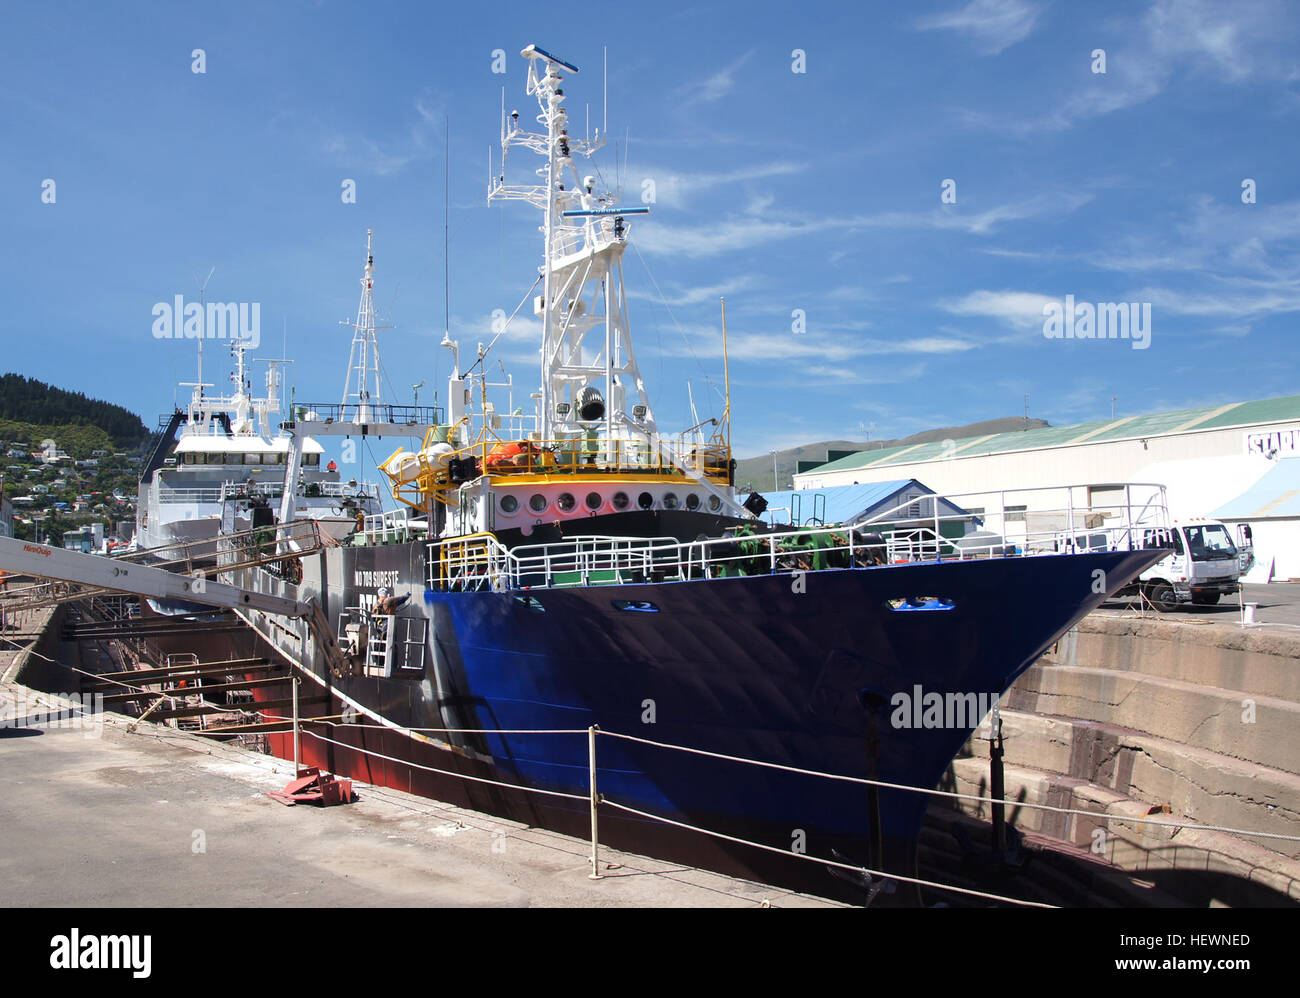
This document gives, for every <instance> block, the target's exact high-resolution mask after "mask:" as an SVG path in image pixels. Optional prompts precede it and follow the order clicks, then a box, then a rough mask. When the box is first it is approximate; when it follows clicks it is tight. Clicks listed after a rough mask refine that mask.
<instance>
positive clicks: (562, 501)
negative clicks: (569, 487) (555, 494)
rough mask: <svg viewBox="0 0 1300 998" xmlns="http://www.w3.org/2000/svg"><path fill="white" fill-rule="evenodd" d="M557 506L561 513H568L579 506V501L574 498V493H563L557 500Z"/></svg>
mask: <svg viewBox="0 0 1300 998" xmlns="http://www.w3.org/2000/svg"><path fill="white" fill-rule="evenodd" d="M555 505H557V506H559V507H560V512H562V513H568V512H570V511H571V510H572V509H573V507H574V506H576V505H577V500H576V499H574V498H573V493H572V492H561V493H560V497H559V498H558V499H556V500H555Z"/></svg>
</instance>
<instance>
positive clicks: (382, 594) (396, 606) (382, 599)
mask: <svg viewBox="0 0 1300 998" xmlns="http://www.w3.org/2000/svg"><path fill="white" fill-rule="evenodd" d="M410 598H411V594H410V593H407V594H406V595H405V596H394V595H393V591H392V590H391V589H389V588H388V587H387V586H381V587H380V589H379V595H378V598H377V599H376V600H375V613H376V614H380V615H383V616H386V617H391V616H392V615H393V614H395V613H396V612H397V611H398V610H400V609H401V608H402V607H404V606H405V605H406V601H407V600H409V599H410Z"/></svg>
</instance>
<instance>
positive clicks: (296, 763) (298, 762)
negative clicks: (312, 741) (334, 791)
mask: <svg viewBox="0 0 1300 998" xmlns="http://www.w3.org/2000/svg"><path fill="white" fill-rule="evenodd" d="M301 682H302V680H300V679H299V678H298V677H297V676H294V677H293V775H294V779H297V778H298V770H300V769H301V768H302V750H301V746H302V743H301V741H300V740H299V737H298V685H299V684H300V683H301Z"/></svg>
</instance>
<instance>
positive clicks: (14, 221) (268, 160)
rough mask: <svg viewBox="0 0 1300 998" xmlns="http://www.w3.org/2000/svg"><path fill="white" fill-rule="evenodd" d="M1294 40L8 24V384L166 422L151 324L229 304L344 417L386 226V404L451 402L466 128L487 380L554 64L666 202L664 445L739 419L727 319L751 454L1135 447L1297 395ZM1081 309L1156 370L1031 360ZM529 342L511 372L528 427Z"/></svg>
mask: <svg viewBox="0 0 1300 998" xmlns="http://www.w3.org/2000/svg"><path fill="white" fill-rule="evenodd" d="M543 9H545V10H546V11H548V12H550V14H549V16H542V14H541V13H540V11H542V10H543ZM1298 36H1300V7H1297V6H1296V5H1294V4H1288V3H1283V2H1275V3H1269V2H1263V3H1254V2H1239V3H1233V4H1213V3H1198V2H1181V3H1179V2H1169V0H1160V2H1155V3H1127V2H1126V3H1088V4H1071V3H1063V2H1041V3H1040V2H1034V0H973V2H964V0H955V2H941V3H918V4H895V3H884V4H878V3H859V4H843V5H824V4H816V3H804V4H799V5H794V6H792V5H790V4H789V3H788V2H780V3H761V2H759V3H752V2H751V3H735V4H731V3H718V4H703V5H700V6H690V7H683V8H680V9H674V8H673V6H672V5H670V4H662V5H659V4H657V5H654V6H652V7H646V6H643V5H594V6H593V5H591V4H570V5H545V7H544V8H543V7H541V6H538V5H527V6H525V5H518V6H515V5H512V4H509V3H499V4H495V5H493V6H492V7H491V8H488V7H483V6H479V5H472V4H456V5H443V4H438V5H434V4H415V3H410V4H397V3H383V2H375V3H370V4H366V5H355V4H340V3H328V2H326V3H320V4H305V3H282V4H279V3H278V4H243V3H231V4H220V5H197V4H180V3H159V4H144V3H123V4H114V5H106V4H105V5H101V4H93V3H86V4H66V3H52V4H47V5H40V6H37V5H16V4H9V5H7V7H6V9H5V13H4V30H3V31H2V32H0V106H2V107H3V112H2V113H0V145H2V146H3V149H4V155H3V156H2V157H0V190H2V192H3V194H2V196H3V214H2V216H0V217H3V219H4V236H5V238H4V239H3V240H0V265H2V266H3V269H4V272H5V273H6V274H7V275H8V278H9V281H8V285H9V287H8V294H7V299H8V300H7V302H6V306H5V309H4V318H3V320H2V322H3V336H4V344H5V352H6V356H5V359H4V361H3V363H2V364H0V367H4V368H6V369H12V370H16V371H19V372H21V373H24V374H27V375H30V376H33V377H37V378H41V379H42V380H46V381H50V382H53V383H55V384H58V385H60V386H62V387H67V388H71V389H76V390H82V391H85V392H87V393H88V394H91V395H94V396H99V397H103V398H107V399H109V400H111V401H114V402H118V403H120V404H123V405H126V406H128V407H130V408H132V409H134V410H135V411H137V412H140V413H141V414H142V415H143V416H144V418H145V420H146V422H148V423H150V424H152V422H153V421H154V419H155V418H156V416H157V414H158V413H160V412H163V411H164V410H167V409H169V408H170V406H171V403H172V400H173V397H174V385H175V383H176V382H178V381H182V380H193V377H194V367H195V364H194V349H193V343H192V341H165V340H157V339H155V338H154V337H153V336H152V333H151V326H152V322H153V315H152V309H153V306H154V304H155V303H158V302H169V301H171V300H172V298H173V296H174V295H176V294H183V295H185V296H186V297H187V299H189V298H193V297H195V296H196V293H197V291H196V286H195V278H194V275H195V274H197V275H198V277H199V278H200V279H202V277H203V276H205V275H206V274H207V272H208V270H209V269H210V268H212V267H215V268H216V270H215V274H214V276H213V277H212V280H211V283H210V284H209V286H208V296H209V298H210V299H212V300H217V301H230V302H259V303H260V304H261V310H262V312H261V319H262V324H261V329H262V338H263V341H264V343H263V347H262V349H261V350H260V351H259V352H258V356H275V355H277V354H278V353H279V350H280V342H281V330H282V329H285V330H287V351H288V355H289V356H290V357H293V358H294V359H295V361H296V362H295V364H294V365H293V367H292V369H291V372H290V380H291V382H292V383H293V385H294V386H295V388H296V393H297V398H298V399H299V400H300V401H302V400H308V399H310V400H323V401H330V400H337V399H338V397H339V396H340V395H341V394H342V387H343V378H344V368H345V365H346V361H347V356H348V346H349V342H350V336H351V333H350V330H348V329H346V328H344V327H341V326H340V325H339V324H338V323H339V320H342V319H350V318H352V317H353V316H354V315H355V313H356V307H357V298H358V290H359V289H358V278H359V277H360V267H361V263H362V257H363V251H364V242H365V231H366V229H367V228H373V229H374V230H375V254H376V263H377V267H378V271H377V275H376V301H377V303H378V305H379V308H380V310H381V312H382V313H383V317H384V319H385V321H388V322H390V323H392V324H393V326H394V328H392V329H390V330H387V331H385V332H384V333H383V334H382V340H381V350H382V355H383V359H384V365H385V368H386V370H387V373H388V377H389V382H390V383H391V384H392V385H393V386H394V387H395V390H396V395H397V400H399V401H407V402H409V401H410V386H411V385H412V384H414V383H415V382H417V381H419V380H426V381H427V382H428V385H427V387H426V388H424V389H422V390H421V393H420V394H421V400H422V401H427V400H428V399H429V397H430V394H431V393H432V391H433V390H434V388H435V386H437V387H438V388H439V390H440V395H441V394H443V393H445V387H444V385H445V378H446V376H447V373H448V366H449V355H448V354H447V353H446V351H444V350H440V349H438V347H437V343H438V340H439V339H440V338H441V336H442V331H443V308H444V301H443V267H444V260H443V222H444V212H443V185H444V153H443V149H444V139H445V138H446V135H445V132H444V127H445V126H444V122H447V123H448V125H449V129H450V149H451V152H450V199H451V211H450V223H449V224H450V242H451V253H450V256H451V263H450V284H451V301H450V314H451V327H452V330H451V331H452V335H453V336H454V337H456V338H458V339H459V340H460V341H461V343H462V348H463V349H465V350H470V349H472V345H473V344H474V343H476V342H478V341H487V340H490V339H491V337H492V333H491V328H490V327H491V316H492V312H493V310H494V309H504V310H505V311H506V313H507V314H509V313H510V312H512V311H513V310H514V308H515V306H516V304H517V303H518V302H519V300H520V298H521V297H522V296H523V295H524V293H525V292H526V291H527V290H528V288H529V286H530V285H531V283H532V280H533V277H534V276H535V273H536V271H535V269H534V268H535V266H536V263H537V259H538V255H539V252H540V236H539V235H538V233H537V231H536V228H535V226H536V224H537V218H536V217H535V216H534V213H533V212H532V210H531V209H529V208H527V207H526V206H524V205H522V204H519V203H508V204H506V205H504V206H502V205H499V204H494V205H492V206H491V207H488V206H487V205H486V204H485V196H484V195H485V190H486V172H487V155H488V147H489V146H490V145H491V146H495V144H496V142H497V138H498V115H499V107H500V101H501V96H500V94H501V87H502V86H503V85H504V86H505V87H506V94H507V97H506V101H507V106H508V107H518V108H520V109H521V111H526V112H528V113H529V114H531V113H532V105H531V104H530V99H529V98H526V97H525V96H524V94H523V85H524V74H525V70H526V64H525V62H524V60H523V59H521V58H520V57H519V55H518V53H519V50H520V49H521V48H522V47H523V46H524V45H526V44H528V43H530V42H535V43H536V44H538V45H540V46H542V47H544V48H546V49H548V50H550V51H552V52H554V53H556V54H557V55H559V56H561V57H562V58H565V59H567V60H570V61H572V62H574V63H576V64H577V65H578V66H580V67H581V68H582V72H581V73H580V74H579V75H578V76H577V77H575V78H573V79H571V80H569V81H567V82H566V93H567V94H568V95H569V108H570V115H571V121H573V122H574V123H575V125H578V126H579V127H578V130H581V122H582V110H581V109H582V108H583V106H584V104H585V103H587V102H589V103H590V104H591V108H592V112H591V113H592V120H593V122H598V121H599V119H600V114H601V89H602V79H601V60H602V54H603V51H604V48H605V47H606V46H608V59H609V78H608V88H609V124H610V132H611V136H612V137H614V138H617V139H618V140H619V141H618V150H617V151H618V153H619V155H620V156H625V158H626V165H625V167H623V168H622V169H621V175H622V177H623V188H624V201H625V202H630V203H640V201H641V196H642V192H643V191H644V190H645V189H646V188H645V181H646V180H651V181H653V182H654V188H655V202H654V204H653V205H652V214H651V215H650V216H649V218H648V219H644V220H638V221H636V222H635V224H634V225H633V227H632V242H633V245H634V247H635V248H634V249H630V250H629V251H628V253H627V255H626V258H625V277H626V281H627V286H628V289H629V294H630V296H631V299H630V300H631V324H632V332H633V336H634V339H635V342H636V344H637V352H638V360H639V361H640V364H641V368H642V372H643V374H644V375H645V378H646V380H647V382H648V384H649V387H650V390H651V393H652V399H653V400H654V403H655V407H656V411H657V415H658V418H659V423H660V426H661V428H664V429H668V428H677V427H684V426H686V425H687V424H688V423H689V408H688V405H687V393H686V383H687V381H688V380H689V381H690V382H691V383H692V384H693V386H694V390H695V398H696V403H697V406H698V407H699V408H700V409H701V411H702V414H707V413H708V412H709V411H711V412H712V413H713V414H717V413H719V412H720V409H721V403H720V397H719V395H718V390H719V389H720V387H721V384H722V359H721V350H720V337H719V322H718V297H719V295H723V294H725V295H726V297H727V317H728V333H729V339H730V346H731V350H730V355H731V378H732V389H733V396H734V412H735V431H734V436H733V440H734V444H735V446H736V449H737V452H738V453H739V454H740V456H749V455H753V454H756V453H762V452H765V451H766V450H768V449H769V448H771V447H784V446H790V445H793V444H797V443H803V442H807V441H811V440H817V439H825V438H850V439H859V440H861V439H865V438H866V437H867V436H868V435H869V436H870V437H871V438H873V439H876V438H882V437H892V436H902V435H905V434H908V433H912V432H915V431H917V430H921V429H926V428H930V427H936V426H943V425H953V424H961V423H966V422H972V421H976V420H982V419H988V418H993V417H998V416H1007V415H1019V414H1020V413H1021V412H1022V411H1023V406H1024V399H1023V397H1024V395H1025V394H1029V396H1030V401H1029V405H1030V412H1031V414H1032V415H1034V416H1039V417H1043V418H1046V419H1048V420H1050V421H1051V422H1053V423H1056V424H1060V423H1070V422H1079V421H1084V420H1088V419H1094V418H1101V417H1105V416H1108V415H1109V413H1110V410H1111V399H1112V397H1113V396H1117V397H1118V401H1117V402H1116V403H1115V406H1116V412H1117V414H1119V415H1131V414H1134V413H1137V412H1148V411H1157V410H1161V409H1169V408H1180V407H1187V406H1199V405H1211V404H1215V403H1218V402H1226V401H1231V400H1237V399H1244V398H1259V397H1266V396H1271V395H1285V394H1293V393H1295V392H1297V391H1300V388H1297V378H1296V374H1297V356H1298V354H1300V352H1298V351H1297V349H1296V345H1295V344H1296V332H1297V323H1296V317H1297V311H1298V310H1300V190H1298V189H1297V188H1298V184H1300V181H1298V180H1297V173H1296V169H1295V164H1296V163H1297V162H1298V161H1300V140H1298V139H1297V136H1300V128H1297V120H1298V119H1300V60H1297V58H1296V52H1297V51H1300V45H1297V41H1298V40H1300V39H1298ZM196 48H201V49H203V50H204V52H205V57H206V72H205V73H202V74H196V73H194V72H192V57H191V53H192V51H193V50H194V49H196ZM496 49H502V50H504V51H505V52H506V53H507V60H506V69H507V72H506V74H505V75H497V74H494V73H493V72H492V62H493V51H494V50H496ZM796 49H798V50H801V51H802V52H803V54H804V59H803V63H804V64H803V68H804V69H805V71H804V72H794V71H793V69H794V68H795V67H794V62H795V57H794V55H793V53H794V52H795V50H796ZM1098 49H1100V50H1104V52H1105V62H1106V67H1105V68H1106V72H1105V73H1098V72H1094V71H1093V70H1094V67H1095V66H1096V65H1097V59H1096V57H1095V56H1094V52H1095V50H1098ZM625 136H627V137H630V142H628V143H624V141H623V140H624V137H625ZM615 152H616V150H615V143H614V142H612V141H611V143H610V144H609V145H608V146H607V147H606V148H605V150H603V151H602V152H601V153H600V154H598V162H599V163H600V165H601V169H602V171H603V173H604V175H605V176H607V177H609V176H612V175H614V174H615V173H616V172H619V171H617V170H616V164H615ZM514 155H515V156H517V157H519V158H520V159H522V158H523V156H524V154H523V153H522V152H521V151H517V152H516V153H515V154H514ZM530 168H531V166H530ZM517 176H518V175H516V177H517ZM347 178H351V179H353V180H355V182H356V187H357V202H356V203H355V204H344V203H343V202H342V200H341V198H340V190H341V184H342V182H343V180H344V179H347ZM47 179H52V180H54V181H55V185H56V186H55V192H56V193H55V202H54V203H53V204H49V203H43V202H42V184H43V182H44V181H45V180H47ZM946 180H952V181H954V182H955V194H956V202H955V203H944V202H943V201H942V199H941V195H942V194H943V192H944V182H945V181H946ZM1246 180H1250V181H1253V186H1254V192H1255V201H1254V203H1249V204H1248V203H1243V198H1242V194H1243V187H1242V185H1243V182H1244V181H1246ZM656 284H657V285H658V288H659V289H660V290H661V291H662V296H661V294H660V293H659V291H657V290H656V287H655V286H656ZM1066 295H1072V296H1073V297H1074V299H1075V300H1076V301H1077V302H1090V303H1100V302H1121V301H1122V302H1146V303H1150V305H1151V311H1152V320H1151V330H1150V345H1149V348H1147V349H1141V350H1139V349H1134V348H1133V343H1132V342H1131V341H1126V340H1066V339H1049V338H1047V337H1045V336H1044V334H1043V324H1044V317H1043V307H1044V305H1045V304H1048V303H1050V302H1053V301H1060V300H1062V299H1064V298H1065V296H1066ZM796 310H801V311H802V314H803V315H804V317H805V322H806V332H803V333H802V334H800V333H797V332H795V331H794V330H793V328H792V326H793V324H794V315H795V312H796ZM534 331H535V327H534V328H530V327H529V325H528V323H526V322H519V323H517V324H516V325H514V326H512V327H511V334H510V335H508V336H506V337H505V338H503V340H502V341H501V342H500V343H499V344H498V346H497V349H496V351H495V354H496V357H497V359H499V361H500V362H501V363H502V364H504V365H505V368H506V369H507V370H509V371H511V372H512V373H514V375H515V378H516V382H517V383H518V384H519V385H520V391H519V393H518V394H519V396H526V394H527V392H528V391H531V390H533V388H534V386H535V384H536V373H535V371H536V368H535V361H533V360H532V357H533V356H534V354H533V351H534V350H535V346H534V344H533V342H532V341H530V340H529V339H528V338H527V337H528V336H529V335H531V334H532V333H533V332H534ZM207 357H208V359H207V361H206V364H207V365H208V366H207V370H206V372H205V373H206V374H207V375H208V376H209V380H211V375H212V374H214V373H216V372H215V370H214V367H213V365H215V364H220V365H223V366H224V364H225V360H226V358H225V356H224V352H223V351H222V350H221V349H220V347H217V348H210V349H209V350H208V353H207ZM181 398H182V400H183V398H184V395H182V396H181ZM386 445H387V442H385V444H384V445H377V447H376V450H386V449H387V446H386Z"/></svg>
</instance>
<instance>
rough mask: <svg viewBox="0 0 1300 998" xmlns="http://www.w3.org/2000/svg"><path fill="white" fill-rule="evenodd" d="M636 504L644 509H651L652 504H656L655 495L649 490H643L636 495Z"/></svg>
mask: <svg viewBox="0 0 1300 998" xmlns="http://www.w3.org/2000/svg"><path fill="white" fill-rule="evenodd" d="M636 504H637V505H638V506H640V507H641V508H642V509H649V508H650V507H651V506H653V505H654V504H655V497H654V496H652V495H651V494H650V493H649V492H642V493H641V494H640V495H639V496H637V497H636Z"/></svg>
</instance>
